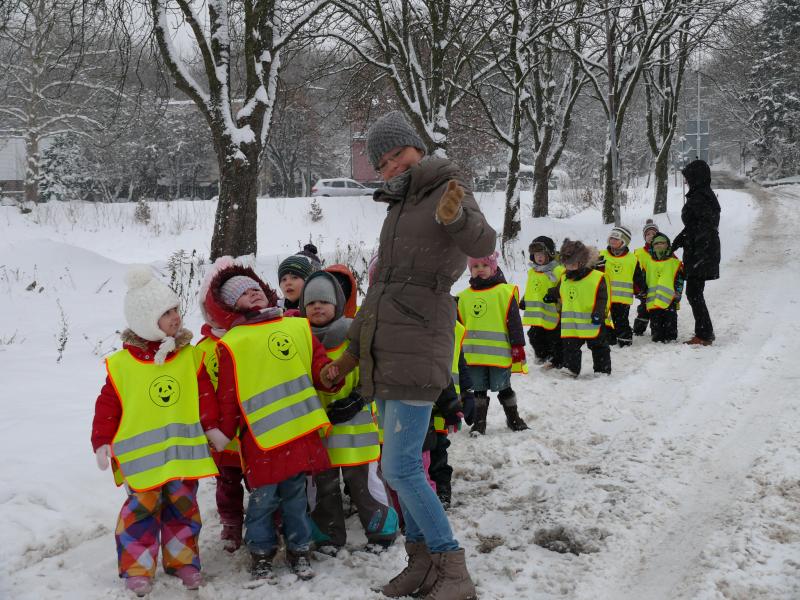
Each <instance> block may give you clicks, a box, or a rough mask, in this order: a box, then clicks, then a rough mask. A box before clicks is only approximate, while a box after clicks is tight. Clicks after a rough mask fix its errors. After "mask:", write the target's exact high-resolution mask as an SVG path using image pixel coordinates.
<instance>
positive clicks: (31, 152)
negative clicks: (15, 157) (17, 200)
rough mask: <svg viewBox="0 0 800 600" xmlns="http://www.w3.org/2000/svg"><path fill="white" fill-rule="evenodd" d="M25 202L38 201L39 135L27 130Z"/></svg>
mask: <svg viewBox="0 0 800 600" xmlns="http://www.w3.org/2000/svg"><path fill="white" fill-rule="evenodd" d="M25 154H26V157H27V158H26V161H25V162H26V164H25V202H39V166H40V165H39V137H38V136H37V135H36V133H34V132H33V131H29V132H28V137H27V138H26V140H25Z"/></svg>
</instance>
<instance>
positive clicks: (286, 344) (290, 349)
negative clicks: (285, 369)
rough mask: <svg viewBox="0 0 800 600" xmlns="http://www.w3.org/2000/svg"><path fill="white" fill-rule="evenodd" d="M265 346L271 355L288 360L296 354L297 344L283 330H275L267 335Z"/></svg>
mask: <svg viewBox="0 0 800 600" xmlns="http://www.w3.org/2000/svg"><path fill="white" fill-rule="evenodd" d="M267 346H268V347H269V351H270V352H271V353H272V356H274V357H275V358H277V359H280V360H289V359H291V358H294V356H295V354H297V346H296V345H295V343H294V340H293V339H292V336H290V335H289V334H288V333H284V332H283V331H276V332H275V333H273V334H272V335H271V336H269V341H268V342H267Z"/></svg>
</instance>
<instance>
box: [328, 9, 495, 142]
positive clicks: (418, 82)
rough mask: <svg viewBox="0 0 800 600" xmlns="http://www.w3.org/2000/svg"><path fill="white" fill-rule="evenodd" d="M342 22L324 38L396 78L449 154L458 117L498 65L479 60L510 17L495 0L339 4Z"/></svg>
mask: <svg viewBox="0 0 800 600" xmlns="http://www.w3.org/2000/svg"><path fill="white" fill-rule="evenodd" d="M336 4H337V6H338V7H339V9H340V19H339V20H337V21H335V22H334V23H332V24H331V26H330V27H328V28H327V29H325V30H323V31H322V32H321V33H320V35H324V36H326V37H330V38H333V39H336V40H338V41H340V42H342V43H343V44H345V45H347V46H348V47H350V48H351V49H352V50H353V52H354V53H355V55H356V57H357V60H358V62H359V63H360V64H361V65H368V66H369V67H371V69H372V70H373V72H374V73H375V79H374V81H376V82H377V81H380V80H384V79H385V80H388V81H389V82H390V83H391V86H392V88H393V90H394V92H395V95H396V97H397V100H398V102H399V104H400V106H401V108H402V109H403V111H404V112H405V113H406V115H407V116H408V117H409V119H410V120H411V123H412V124H413V125H414V127H415V128H416V129H417V131H418V132H419V134H420V135H421V136H422V139H423V141H424V142H425V144H426V146H428V148H429V150H430V151H431V153H432V154H434V155H437V156H446V155H447V142H448V134H449V131H450V120H449V119H450V117H451V115H452V112H453V110H454V108H455V107H456V106H457V105H458V104H459V103H460V102H461V101H462V100H463V99H464V97H465V91H464V90H465V89H468V88H470V87H471V85H472V83H473V82H475V81H478V80H480V79H481V78H482V77H484V76H485V74H486V73H487V72H488V71H489V70H490V68H491V67H490V65H485V66H484V68H483V69H480V70H477V71H475V70H474V69H472V67H473V66H474V62H473V59H474V58H475V57H476V56H477V54H478V53H479V52H480V51H481V49H482V48H483V47H484V45H485V44H486V42H487V40H488V39H489V36H490V35H491V34H492V31H493V30H494V29H495V27H497V25H498V24H499V22H500V19H501V18H502V13H503V11H497V10H495V3H494V2H492V1H491V0H472V1H468V0H423V1H420V2H413V1H411V0H400V1H399V2H391V3H389V2H385V1H381V0H336Z"/></svg>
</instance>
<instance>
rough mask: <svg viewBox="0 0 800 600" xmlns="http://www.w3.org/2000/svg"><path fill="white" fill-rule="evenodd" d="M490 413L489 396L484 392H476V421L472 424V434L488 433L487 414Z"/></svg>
mask: <svg viewBox="0 0 800 600" xmlns="http://www.w3.org/2000/svg"><path fill="white" fill-rule="evenodd" d="M488 413H489V397H488V396H486V393H485V392H484V393H483V394H482V395H481V393H480V392H479V393H477V394H475V422H474V423H473V424H472V429H470V430H469V432H470V434H472V435H473V436H475V435H486V415H487V414H488Z"/></svg>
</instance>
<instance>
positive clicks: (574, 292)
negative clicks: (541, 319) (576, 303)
mask: <svg viewBox="0 0 800 600" xmlns="http://www.w3.org/2000/svg"><path fill="white" fill-rule="evenodd" d="M567 295H568V296H569V299H570V300H575V298H576V297H577V296H578V292H577V290H575V289H570V291H569V292H568V294H567Z"/></svg>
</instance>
